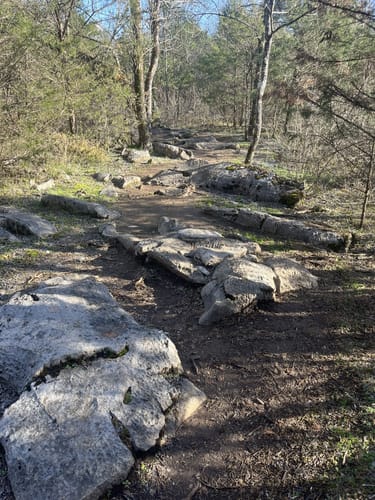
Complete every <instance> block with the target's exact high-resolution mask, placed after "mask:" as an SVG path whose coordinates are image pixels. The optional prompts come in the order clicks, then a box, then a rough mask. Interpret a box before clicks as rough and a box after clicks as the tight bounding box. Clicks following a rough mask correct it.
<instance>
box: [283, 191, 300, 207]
mask: <svg viewBox="0 0 375 500" xmlns="http://www.w3.org/2000/svg"><path fill="white" fill-rule="evenodd" d="M302 199H303V193H302V191H300V190H299V189H294V190H291V191H285V192H284V193H282V194H281V195H280V202H281V203H283V204H284V205H286V206H287V207H288V208H293V207H295V206H296V205H297V203H299V202H300V201H301V200H302Z"/></svg>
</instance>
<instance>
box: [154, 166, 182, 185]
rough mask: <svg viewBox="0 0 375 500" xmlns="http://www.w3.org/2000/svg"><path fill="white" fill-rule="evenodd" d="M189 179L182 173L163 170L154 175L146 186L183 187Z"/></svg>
mask: <svg viewBox="0 0 375 500" xmlns="http://www.w3.org/2000/svg"><path fill="white" fill-rule="evenodd" d="M188 183H189V179H188V178H187V177H185V176H184V174H183V173H181V172H178V171H176V170H164V171H163V172H159V173H158V174H156V175H154V177H152V178H151V179H150V180H149V181H148V182H147V184H151V185H152V186H166V187H185V186H186V185H187V184H188Z"/></svg>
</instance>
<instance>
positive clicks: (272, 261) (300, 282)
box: [264, 257, 318, 294]
mask: <svg viewBox="0 0 375 500" xmlns="http://www.w3.org/2000/svg"><path fill="white" fill-rule="evenodd" d="M264 263H265V264H266V265H267V266H269V267H271V268H272V269H273V271H274V273H275V274H276V276H277V279H276V282H275V283H276V291H277V293H279V294H282V293H286V292H292V291H295V290H301V289H304V288H316V287H317V286H318V278H317V277H316V276H314V275H312V274H311V273H310V272H309V271H307V269H305V268H304V267H303V266H301V264H298V262H295V261H294V260H291V259H286V258H281V257H272V258H269V259H266V260H265V261H264Z"/></svg>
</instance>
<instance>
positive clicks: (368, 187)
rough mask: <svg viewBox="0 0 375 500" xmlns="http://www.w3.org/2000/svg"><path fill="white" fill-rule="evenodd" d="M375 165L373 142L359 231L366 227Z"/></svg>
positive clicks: (374, 144) (374, 145)
mask: <svg viewBox="0 0 375 500" xmlns="http://www.w3.org/2000/svg"><path fill="white" fill-rule="evenodd" d="M374 163H375V141H373V142H372V148H371V154H370V159H369V164H368V170H367V179H366V187H365V194H364V197H363V203H362V213H361V220H360V223H359V229H362V228H363V225H364V223H365V219H366V213H367V205H368V201H369V198H370V191H371V181H372V177H373V174H374Z"/></svg>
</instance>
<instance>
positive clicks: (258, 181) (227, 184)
mask: <svg viewBox="0 0 375 500" xmlns="http://www.w3.org/2000/svg"><path fill="white" fill-rule="evenodd" d="M148 183H149V184H154V185H158V186H174V187H176V186H181V185H183V186H186V185H188V184H190V185H192V186H194V188H200V189H205V190H208V191H214V192H215V191H217V192H223V193H229V194H235V195H241V196H244V197H246V198H248V199H249V200H251V201H262V202H271V203H280V204H284V205H286V206H288V207H293V206H294V205H296V204H297V203H298V202H299V201H300V200H301V199H302V198H303V191H304V186H303V184H301V183H298V182H296V181H286V180H283V179H279V178H278V177H277V176H276V175H275V174H271V173H261V172H259V171H257V170H251V169H249V168H245V167H239V166H236V165H232V164H231V163H218V164H209V165H202V164H200V165H199V166H197V167H195V166H194V163H193V162H192V161H190V162H186V165H185V166H180V167H179V168H178V169H169V170H164V171H162V172H159V173H158V174H156V175H155V176H154V177H152V179H150V180H149V181H148Z"/></svg>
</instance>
